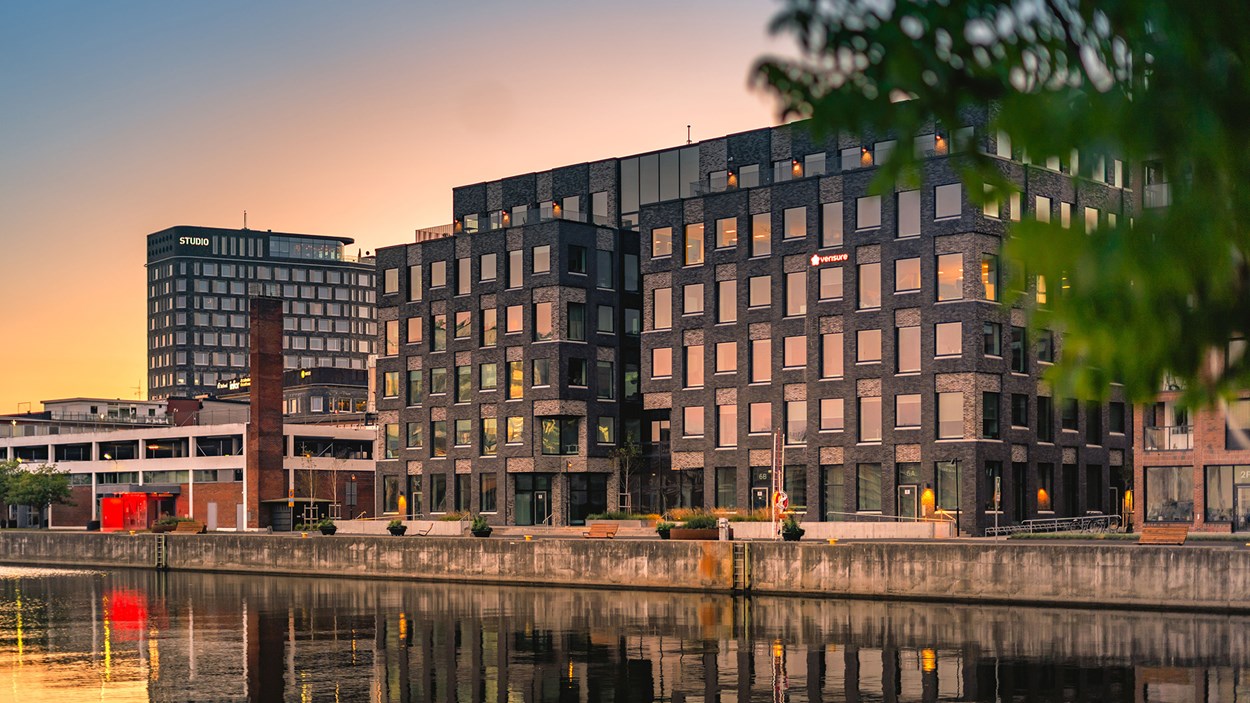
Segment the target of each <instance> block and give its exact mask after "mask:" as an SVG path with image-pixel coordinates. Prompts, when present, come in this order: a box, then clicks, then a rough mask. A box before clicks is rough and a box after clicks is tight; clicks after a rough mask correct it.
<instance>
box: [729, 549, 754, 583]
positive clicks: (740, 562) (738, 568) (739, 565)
mask: <svg viewBox="0 0 1250 703" xmlns="http://www.w3.org/2000/svg"><path fill="white" fill-rule="evenodd" d="M730 544H732V545H733V591H734V593H746V592H747V591H749V590H751V556H750V552H749V551H747V543H746V542H730Z"/></svg>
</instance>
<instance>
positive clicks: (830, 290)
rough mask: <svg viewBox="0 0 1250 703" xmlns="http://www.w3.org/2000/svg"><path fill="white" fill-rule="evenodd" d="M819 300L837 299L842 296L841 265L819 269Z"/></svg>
mask: <svg viewBox="0 0 1250 703" xmlns="http://www.w3.org/2000/svg"><path fill="white" fill-rule="evenodd" d="M819 296H820V299H821V300H839V299H841V298H842V267H841V266H829V267H826V268H822V269H820V293H819Z"/></svg>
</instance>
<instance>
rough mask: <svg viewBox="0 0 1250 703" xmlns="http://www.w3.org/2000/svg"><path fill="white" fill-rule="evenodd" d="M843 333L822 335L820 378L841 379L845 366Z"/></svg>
mask: <svg viewBox="0 0 1250 703" xmlns="http://www.w3.org/2000/svg"><path fill="white" fill-rule="evenodd" d="M842 360H843V350H842V333H841V332H830V333H827V334H822V335H820V377H821V378H841V377H842V373H843V370H842V366H843V361H842Z"/></svg>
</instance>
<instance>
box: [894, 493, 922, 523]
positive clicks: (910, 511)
mask: <svg viewBox="0 0 1250 703" xmlns="http://www.w3.org/2000/svg"><path fill="white" fill-rule="evenodd" d="M919 514H920V487H919V486H899V487H898V516H899V517H901V518H916V517H919Z"/></svg>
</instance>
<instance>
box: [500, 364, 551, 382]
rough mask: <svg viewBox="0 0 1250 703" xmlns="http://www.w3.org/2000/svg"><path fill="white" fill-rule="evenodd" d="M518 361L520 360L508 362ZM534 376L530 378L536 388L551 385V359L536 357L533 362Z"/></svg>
mask: <svg viewBox="0 0 1250 703" xmlns="http://www.w3.org/2000/svg"><path fill="white" fill-rule="evenodd" d="M508 363H517V364H519V363H520V362H508ZM531 369H532V373H533V376H532V378H531V379H530V383H531V385H533V386H534V387H535V388H542V387H545V386H550V385H551V360H550V359H534V361H533V363H532V364H531Z"/></svg>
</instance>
